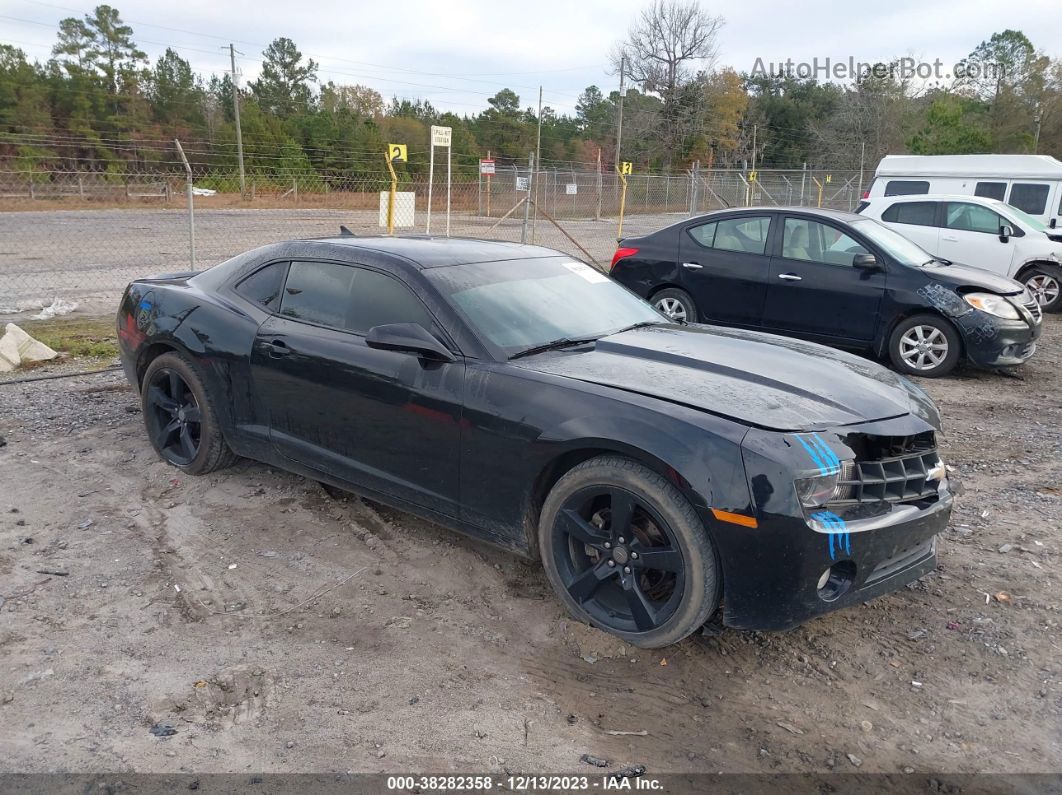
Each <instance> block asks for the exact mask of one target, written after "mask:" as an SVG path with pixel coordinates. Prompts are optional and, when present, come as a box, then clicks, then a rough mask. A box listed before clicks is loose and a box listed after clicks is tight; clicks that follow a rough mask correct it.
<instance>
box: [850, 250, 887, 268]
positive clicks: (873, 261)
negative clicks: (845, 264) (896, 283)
mask: <svg viewBox="0 0 1062 795" xmlns="http://www.w3.org/2000/svg"><path fill="white" fill-rule="evenodd" d="M852 267H853V268H859V269H860V270H865V271H876V270H879V269H880V268H881V266H880V265H878V258H877V257H875V256H874V255H873V254H856V255H855V256H854V257H852Z"/></svg>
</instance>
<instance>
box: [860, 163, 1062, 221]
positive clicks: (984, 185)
mask: <svg viewBox="0 0 1062 795" xmlns="http://www.w3.org/2000/svg"><path fill="white" fill-rule="evenodd" d="M925 193H938V194H939V193H947V194H952V195H963V196H981V197H983V198H986V199H996V200H997V201H1005V202H1006V203H1007V204H1009V205H1011V206H1013V207H1017V208H1018V209H1019V210H1021V211H1022V212H1024V213H1027V214H1028V215H1031V216H1032V217H1033V218H1036V219H1038V220H1039V221H1041V222H1042V223H1043V224H1045V225H1046V226H1048V227H1050V228H1051V229H1056V228H1057V229H1059V230H1060V231H1062V162H1059V161H1058V160H1056V159H1055V158H1053V157H1049V156H1048V155H886V156H885V157H883V158H882V159H881V162H880V163H879V164H878V168H877V171H875V172H874V182H873V184H871V186H870V190H869V191H867V192H866V193H865V194H864V196H863V198H865V199H873V198H878V197H880V196H910V195H916V194H925Z"/></svg>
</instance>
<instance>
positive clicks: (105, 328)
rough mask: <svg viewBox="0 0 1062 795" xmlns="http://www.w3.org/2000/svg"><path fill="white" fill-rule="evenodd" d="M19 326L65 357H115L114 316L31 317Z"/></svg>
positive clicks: (116, 339)
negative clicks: (41, 318) (34, 318)
mask: <svg viewBox="0 0 1062 795" xmlns="http://www.w3.org/2000/svg"><path fill="white" fill-rule="evenodd" d="M19 325H20V326H21V327H22V328H23V329H24V330H25V331H26V333H27V334H29V335H31V336H33V337H36V338H37V339H39V340H40V341H41V342H43V343H44V344H45V345H47V346H48V347H49V348H51V349H52V350H54V351H58V352H59V353H65V354H67V355H68V356H78V357H84V358H89V359H114V358H115V357H117V356H118V338H117V336H116V332H115V328H114V318H109V317H94V318H66V317H58V318H53V319H52V320H30V321H26V322H25V323H19Z"/></svg>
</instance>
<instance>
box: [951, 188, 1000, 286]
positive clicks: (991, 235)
mask: <svg viewBox="0 0 1062 795" xmlns="http://www.w3.org/2000/svg"><path fill="white" fill-rule="evenodd" d="M1008 225H1010V222H1009V221H1007V220H1005V219H1004V218H1003V217H1002V216H1001V215H999V213H997V212H995V211H994V210H990V209H989V208H987V207H984V206H982V205H980V204H973V203H971V202H959V201H956V202H947V203H946V205H945V207H944V220H943V228H942V229H941V230H940V256H942V257H944V259H948V260H951V261H952V262H958V263H961V264H963V265H971V266H973V267H975V268H984V269H985V270H988V271H992V272H993V273H998V274H1000V275H1001V276H1006V275H1007V274H1008V273H1009V271H1010V261H1011V258H1012V257H1013V254H1014V251H1013V246H1012V245H1011V243H1010V240H1009V239H1008V240H1007V242H1002V241H1001V240H1000V239H999V230H1000V228H1001V227H1003V226H1008Z"/></svg>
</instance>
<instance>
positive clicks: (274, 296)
mask: <svg viewBox="0 0 1062 795" xmlns="http://www.w3.org/2000/svg"><path fill="white" fill-rule="evenodd" d="M287 267H288V263H286V262H274V263H273V264H272V265H266V266H265V267H264V268H260V269H259V270H257V271H255V272H254V273H252V274H251V275H250V276H248V277H247V278H246V279H244V280H243V281H241V282H240V283H239V284H237V285H236V292H237V293H239V294H240V295H242V296H243V297H244V298H247V299H248V300H250V301H254V302H255V303H256V304H261V305H262V306H264V307H265V308H266V309H269V310H271V311H273V310H276V309H277V307H278V306H280V290H281V288H282V287H283V286H284V273H285V271H286V270H287Z"/></svg>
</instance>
